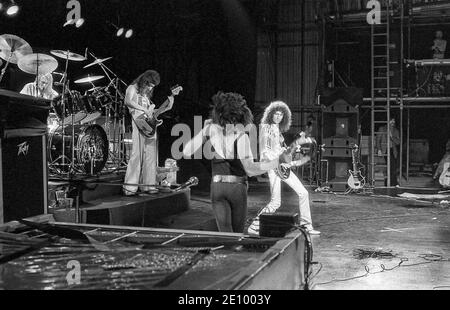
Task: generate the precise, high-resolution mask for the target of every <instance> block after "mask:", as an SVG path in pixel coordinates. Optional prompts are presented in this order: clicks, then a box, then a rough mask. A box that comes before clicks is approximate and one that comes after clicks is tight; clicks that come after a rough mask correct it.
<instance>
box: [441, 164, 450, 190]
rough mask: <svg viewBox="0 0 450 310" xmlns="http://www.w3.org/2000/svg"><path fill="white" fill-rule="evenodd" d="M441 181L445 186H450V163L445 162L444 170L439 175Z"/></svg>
mask: <svg viewBox="0 0 450 310" xmlns="http://www.w3.org/2000/svg"><path fill="white" fill-rule="evenodd" d="M439 183H440V184H441V185H442V186H443V187H450V163H445V164H444V170H442V173H441V176H440V177H439Z"/></svg>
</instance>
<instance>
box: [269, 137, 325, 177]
mask: <svg viewBox="0 0 450 310" xmlns="http://www.w3.org/2000/svg"><path fill="white" fill-rule="evenodd" d="M316 151H317V142H316V140H315V139H314V138H311V137H308V138H305V137H304V136H300V137H299V138H297V139H295V140H294V142H292V143H291V145H289V147H288V148H286V150H285V151H283V153H281V155H280V156H279V158H278V161H279V164H278V168H276V169H275V173H276V174H277V175H278V176H279V177H280V178H281V179H282V180H286V179H287V178H289V175H290V173H291V168H287V167H285V166H284V165H282V164H286V163H287V164H289V163H291V162H292V160H293V155H294V153H299V154H300V155H301V156H303V157H304V158H306V157H309V159H311V158H312V157H313V156H314V154H315V152H316Z"/></svg>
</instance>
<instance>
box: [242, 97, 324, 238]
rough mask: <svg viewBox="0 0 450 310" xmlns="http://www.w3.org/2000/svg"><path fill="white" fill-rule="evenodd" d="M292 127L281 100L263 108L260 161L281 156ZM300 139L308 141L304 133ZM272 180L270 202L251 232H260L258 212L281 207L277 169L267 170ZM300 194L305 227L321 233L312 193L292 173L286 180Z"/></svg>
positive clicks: (270, 211)
mask: <svg viewBox="0 0 450 310" xmlns="http://www.w3.org/2000/svg"><path fill="white" fill-rule="evenodd" d="M290 126H291V110H290V109H289V107H288V105H287V104H286V103H284V102H282V101H274V102H272V103H270V105H269V106H268V107H267V108H266V109H265V110H264V115H263V117H262V119H261V125H260V137H261V139H260V144H259V145H260V153H261V161H262V162H264V161H269V160H273V159H275V158H278V157H279V156H280V155H281V154H282V153H283V152H284V150H285V148H284V147H283V144H284V138H283V135H282V133H283V132H287V131H288V130H289V128H290ZM300 139H304V140H305V142H306V137H305V134H302V135H301V137H300ZM308 160H309V158H308V157H304V158H302V159H300V160H297V161H293V162H291V163H285V164H283V165H285V166H286V168H290V167H291V166H297V165H298V166H301V165H303V164H305V163H306V162H307V161H308ZM268 175H269V181H270V194H271V199H270V202H269V203H268V204H267V205H266V206H265V207H264V208H263V209H262V210H261V211H260V212H259V213H258V216H257V217H256V218H255V219H254V220H253V222H252V223H251V225H250V226H249V228H248V233H249V234H259V214H261V213H274V212H275V211H276V210H277V209H278V208H279V207H280V206H281V178H280V177H279V176H278V175H277V173H276V172H275V170H274V169H272V170H270V171H269V172H268ZM283 181H284V182H285V183H286V184H287V185H289V187H291V188H292V189H293V190H294V191H295V192H296V193H297V195H298V199H299V213H300V225H302V226H304V227H305V228H306V230H307V231H308V232H309V234H311V235H318V234H320V232H319V231H317V230H315V229H314V228H313V225H312V220H311V211H310V208H309V193H308V191H307V190H306V188H305V187H304V186H303V184H302V182H301V181H300V180H299V179H298V177H297V176H296V175H295V174H294V173H290V174H289V177H288V178H287V179H284V180H283Z"/></svg>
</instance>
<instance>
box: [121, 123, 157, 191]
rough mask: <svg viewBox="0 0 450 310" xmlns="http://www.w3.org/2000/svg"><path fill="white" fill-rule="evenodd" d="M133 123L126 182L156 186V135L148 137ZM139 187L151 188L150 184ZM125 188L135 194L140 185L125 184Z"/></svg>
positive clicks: (143, 189) (141, 188)
mask: <svg viewBox="0 0 450 310" xmlns="http://www.w3.org/2000/svg"><path fill="white" fill-rule="evenodd" d="M132 124H133V132H132V149H131V156H130V160H129V162H128V167H127V172H126V174H125V183H127V184H145V185H150V186H155V183H156V159H157V145H156V144H157V140H156V137H155V138H146V137H145V136H143V135H142V134H141V133H140V132H139V129H138V128H137V126H136V124H135V123H134V121H133V122H132ZM139 188H140V190H141V191H146V190H149V189H150V187H148V186H139ZM123 189H124V192H125V194H133V193H136V192H137V190H138V186H137V185H124V186H123Z"/></svg>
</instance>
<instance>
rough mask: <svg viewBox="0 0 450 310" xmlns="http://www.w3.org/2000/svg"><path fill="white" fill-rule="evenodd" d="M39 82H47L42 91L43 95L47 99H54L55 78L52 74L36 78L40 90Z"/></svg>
mask: <svg viewBox="0 0 450 310" xmlns="http://www.w3.org/2000/svg"><path fill="white" fill-rule="evenodd" d="M39 81H41V82H45V83H46V84H45V87H44V89H43V90H42V93H41V95H42V96H44V97H46V98H50V99H53V96H54V95H53V76H52V74H51V73H47V74H43V75H38V76H37V77H36V82H35V83H37V84H38V88H39ZM37 91H38V93H39V92H40V91H41V90H40V89H39V90H37Z"/></svg>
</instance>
